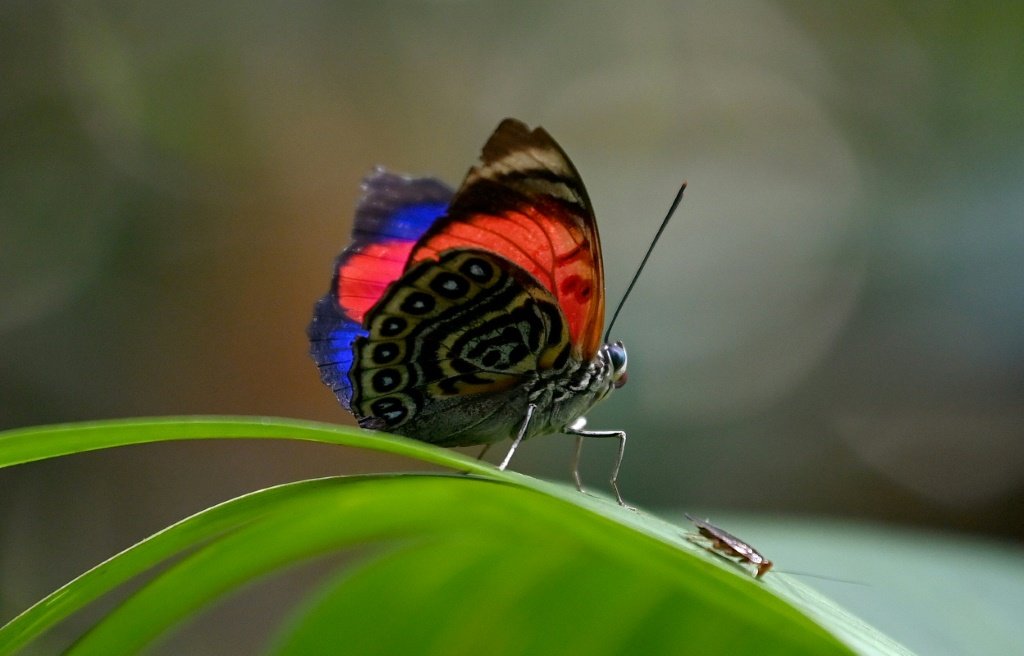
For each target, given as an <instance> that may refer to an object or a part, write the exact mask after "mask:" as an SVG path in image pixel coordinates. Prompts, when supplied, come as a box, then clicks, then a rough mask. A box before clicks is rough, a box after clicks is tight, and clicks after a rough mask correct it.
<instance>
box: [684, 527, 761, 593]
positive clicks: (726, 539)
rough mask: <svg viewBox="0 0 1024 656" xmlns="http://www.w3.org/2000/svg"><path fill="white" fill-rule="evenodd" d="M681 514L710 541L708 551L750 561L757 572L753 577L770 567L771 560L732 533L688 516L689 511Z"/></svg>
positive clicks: (758, 576) (757, 576)
mask: <svg viewBox="0 0 1024 656" xmlns="http://www.w3.org/2000/svg"><path fill="white" fill-rule="evenodd" d="M683 514H684V515H686V518H687V519H688V520H690V521H691V522H693V523H694V524H695V525H696V526H697V530H698V531H699V532H700V534H701V535H702V536H704V537H705V538H707V539H708V540H710V541H711V546H710V547H707V549H708V551H711V552H712V553H714V552H718V553H720V554H722V555H723V556H725V557H727V558H738V559H740V560H744V561H746V562H748V563H750V564H751V565H753V566H755V567H756V568H757V573H756V574H754V578H757V579H759V578H761V577H762V576H764V575H765V572H767V571H768V570H770V569H771V568H772V561H770V560H768V559H767V558H765V557H764V556H762V555H761V553H760V552H759V551H758V550H757V549H755V548H754V547H752V546H750V545H749V544H747V543H746V542H744V541H743V540H741V539H739V538H738V537H736V536H735V535H733V534H732V533H728V532H726V531H723V530H722V529H720V528H718V527H717V526H715V525H714V524H712V523H711V522H709V521H708V520H706V519H697V518H696V517H692V516H690V514H689V513H683Z"/></svg>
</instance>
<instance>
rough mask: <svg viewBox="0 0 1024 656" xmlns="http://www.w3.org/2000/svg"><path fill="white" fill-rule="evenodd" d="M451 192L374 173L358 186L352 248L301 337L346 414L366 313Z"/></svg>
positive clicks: (429, 182)
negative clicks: (356, 344)
mask: <svg viewBox="0 0 1024 656" xmlns="http://www.w3.org/2000/svg"><path fill="white" fill-rule="evenodd" d="M451 197H452V190H451V188H450V187H448V186H447V185H445V184H444V183H443V182H441V181H439V180H435V179H433V178H409V177H405V176H401V175H395V174H394V173H389V172H387V171H385V170H384V169H380V168H378V169H376V170H375V171H374V172H373V173H371V174H370V175H369V176H368V177H367V178H366V179H365V180H364V181H363V195H362V197H361V198H360V201H359V204H358V206H357V207H356V218H355V225H354V227H353V229H352V243H351V244H349V246H348V247H347V248H346V249H345V250H344V251H343V252H342V253H341V255H339V256H338V259H337V261H336V262H335V266H334V277H333V279H332V281H331V289H330V292H328V293H327V295H325V296H324V297H323V298H321V299H320V300H319V301H318V302H317V305H316V308H315V310H314V312H313V321H312V322H311V323H310V324H309V328H308V329H307V333H308V335H309V340H310V353H311V355H312V356H313V359H314V360H315V361H316V363H317V366H318V367H319V368H320V378H321V380H323V382H324V384H326V385H327V386H329V387H330V388H331V389H332V390H333V391H334V393H335V394H336V395H337V397H338V400H339V401H340V402H341V404H342V405H343V406H344V407H345V408H346V409H351V403H350V402H351V397H352V383H351V379H350V376H349V373H350V371H351V369H352V367H353V365H354V364H355V353H354V352H353V350H352V345H353V343H354V342H355V341H356V339H357V338H358V337H361V336H364V335H366V334H367V331H366V330H365V329H364V328H363V327H362V324H363V319H364V317H365V314H366V312H367V311H368V310H369V309H370V308H372V307H373V306H374V305H375V304H376V303H377V301H378V300H379V299H380V297H381V296H383V294H384V292H385V291H386V290H387V288H388V286H389V285H391V283H392V282H394V281H395V280H397V279H398V278H399V277H401V275H402V272H403V271H404V269H405V265H406V261H407V260H408V258H409V253H410V251H411V250H412V248H413V246H414V245H415V244H416V241H417V240H418V239H419V238H420V237H421V236H422V235H423V233H425V232H426V231H427V229H428V228H429V227H430V226H431V225H433V223H434V222H435V221H436V220H437V218H438V217H439V216H441V215H442V214H444V212H445V210H446V209H447V207H448V204H449V202H450V201H451Z"/></svg>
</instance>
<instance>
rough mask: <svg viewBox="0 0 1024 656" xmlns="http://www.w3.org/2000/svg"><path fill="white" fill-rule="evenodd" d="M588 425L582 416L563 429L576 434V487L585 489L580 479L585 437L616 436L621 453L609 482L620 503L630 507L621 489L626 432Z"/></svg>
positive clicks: (581, 489)
mask: <svg viewBox="0 0 1024 656" xmlns="http://www.w3.org/2000/svg"><path fill="white" fill-rule="evenodd" d="M586 425H587V420H586V419H585V418H584V417H580V418H579V419H577V420H576V421H574V422H572V423H571V424H570V425H568V426H566V427H565V428H564V429H563V432H564V433H566V434H567V435H575V436H576V454H575V456H573V459H572V476H573V478H574V479H575V481H576V489H577V490H579V491H580V492H582V491H583V483H582V481H580V453H582V451H583V438H584V437H614V438H616V439H618V440H619V455H618V457H617V458H616V459H615V468H614V469H612V477H611V479H610V481H609V482H610V483H611V484H612V489H613V490H614V491H615V498H616V499H618V500H619V505H620V506H623V507H624V508H630V507H631V506H630V505H629V504H627V503H626V502H625V501H624V500H623V499H622V493H621V492H620V491H619V468H620V467H621V466H622V456H623V455H625V453H626V432H625V431H590V430H584V426H586Z"/></svg>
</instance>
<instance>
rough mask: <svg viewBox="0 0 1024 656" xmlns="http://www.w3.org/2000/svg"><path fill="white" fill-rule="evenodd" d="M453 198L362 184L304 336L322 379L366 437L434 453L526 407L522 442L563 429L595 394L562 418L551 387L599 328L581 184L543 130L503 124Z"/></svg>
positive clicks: (402, 182) (593, 343)
mask: <svg viewBox="0 0 1024 656" xmlns="http://www.w3.org/2000/svg"><path fill="white" fill-rule="evenodd" d="M450 195H451V192H450V191H449V190H448V189H447V187H444V186H443V185H441V184H440V183H438V182H437V181H436V180H429V179H420V180H412V179H408V178H401V177H399V176H394V175H391V174H385V173H378V174H375V175H374V176H371V177H370V178H369V179H368V180H367V182H366V194H365V195H364V198H363V201H362V202H361V203H360V206H359V209H358V211H357V219H356V228H355V230H354V235H353V237H354V243H353V244H352V245H351V246H349V247H348V248H347V249H346V250H345V252H343V253H342V255H341V256H340V257H339V259H338V263H337V266H336V271H335V278H334V282H333V283H332V288H331V292H330V293H329V294H328V295H327V296H325V297H324V298H323V299H321V301H320V303H319V304H318V305H317V309H316V312H315V316H314V320H313V323H312V324H311V325H310V328H309V335H310V339H311V342H312V346H311V351H312V353H313V357H314V359H315V360H316V361H317V363H318V364H319V365H320V370H321V377H322V378H323V380H324V382H325V383H326V384H327V385H329V386H331V387H332V388H333V389H334V391H335V392H336V394H337V396H338V398H339V400H340V401H341V403H342V405H344V406H345V407H346V408H347V409H349V410H351V411H352V412H353V414H355V415H356V417H357V418H358V419H359V423H360V425H361V426H364V427H367V428H375V429H386V430H390V431H393V432H398V433H402V434H404V435H408V436H410V437H414V438H417V439H421V440H426V441H433V442H436V443H439V444H443V445H449V446H450V445H459V444H480V443H485V442H492V441H497V440H500V439H505V438H508V437H510V436H511V435H513V434H514V433H515V430H516V428H517V427H518V426H519V425H520V424H521V423H522V420H523V417H524V416H525V411H526V406H527V404H528V403H536V404H537V405H539V406H541V407H542V408H543V411H542V412H541V413H540V415H543V416H538V417H537V418H536V419H535V421H534V422H532V423H531V426H530V434H535V433H536V432H541V431H543V430H545V429H549V428H552V427H555V428H556V429H557V426H556V424H558V425H559V426H560V425H561V424H560V423H558V422H560V421H562V420H563V419H564V417H562V415H566V416H568V415H570V414H571V415H572V416H578V413H576V405H579V406H580V408H582V407H583V405H585V406H587V407H589V405H590V404H592V403H593V397H594V394H593V393H591V394H589V395H586V398H582V396H581V400H580V401H579V403H576V404H575V405H572V404H569V405H567V402H565V401H564V400H563V401H560V402H559V405H558V407H559V408H560V410H561V414H558V415H557V416H556V415H555V414H554V413H556V411H557V409H556V408H555V404H554V403H553V401H552V399H553V398H554V395H555V385H552V383H551V381H554V380H557V379H559V378H560V377H564V376H565V375H566V372H569V371H576V370H577V369H578V368H579V366H580V364H581V363H583V362H586V361H589V360H591V359H592V358H593V357H594V355H595V353H596V352H597V349H598V348H599V346H600V336H601V328H602V324H603V321H604V278H603V275H604V274H603V265H602V262H601V249H600V241H599V238H598V234H597V227H596V224H595V221H594V215H593V211H592V209H591V206H590V201H589V199H588V197H587V194H586V190H585V189H584V187H583V183H582V182H581V181H580V178H579V174H578V173H577V172H576V169H575V168H574V167H573V165H572V163H571V162H570V161H569V159H568V157H567V156H566V155H565V153H564V152H563V151H562V150H561V148H559V146H558V145H557V144H556V143H555V141H554V140H553V139H552V138H551V137H550V136H549V135H548V134H547V132H545V131H544V130H543V129H540V128H537V129H535V130H532V131H531V130H530V129H529V128H527V127H526V126H525V125H524V124H522V123H520V122H519V121H515V120H513V119H506V120H505V121H503V122H502V123H501V124H500V125H499V126H498V128H497V130H495V132H494V134H493V135H492V136H491V138H490V139H489V140H488V142H487V144H486V145H485V146H484V149H483V154H482V156H481V163H480V164H479V165H477V166H475V167H473V168H472V169H470V171H469V174H468V175H467V177H466V180H465V181H464V182H463V185H462V187H461V188H460V189H459V191H458V192H457V193H456V194H455V196H454V198H451V197H450ZM449 201H450V204H449ZM542 378H543V379H545V380H546V381H547V382H544V383H543V384H541V385H539V386H538V381H540V380H541V379H542ZM538 390H541V391H540V392H539V393H541V394H545V395H546V396H545V397H544V398H546V399H547V401H544V402H541V401H539V400H538V399H539V398H540V397H538V396H537V394H538ZM531 395H532V396H531ZM581 404H582V405H581ZM570 406H571V407H570ZM580 412H582V409H581V410H580Z"/></svg>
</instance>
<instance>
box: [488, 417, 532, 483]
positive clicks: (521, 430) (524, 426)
mask: <svg viewBox="0 0 1024 656" xmlns="http://www.w3.org/2000/svg"><path fill="white" fill-rule="evenodd" d="M536 410H537V406H536V405H534V404H533V403H531V404H529V405H527V406H526V416H525V417H523V423H522V424H520V425H519V432H518V433H517V434H516V438H515V439H514V440H512V446H510V447H509V449H508V453H506V454H505V459H504V460H502V461H501V464H500V465H498V469H500V470H502V471H504V470H505V468H506V467H508V463H509V461H510V460H512V454H513V453H515V452H516V449H517V448H519V443H520V442H522V441H523V436H525V435H526V429H528V428H529V427H530V420H531V419H533V413H534V412H535V411H536ZM480 455H481V456H482V455H483V454H480Z"/></svg>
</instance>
